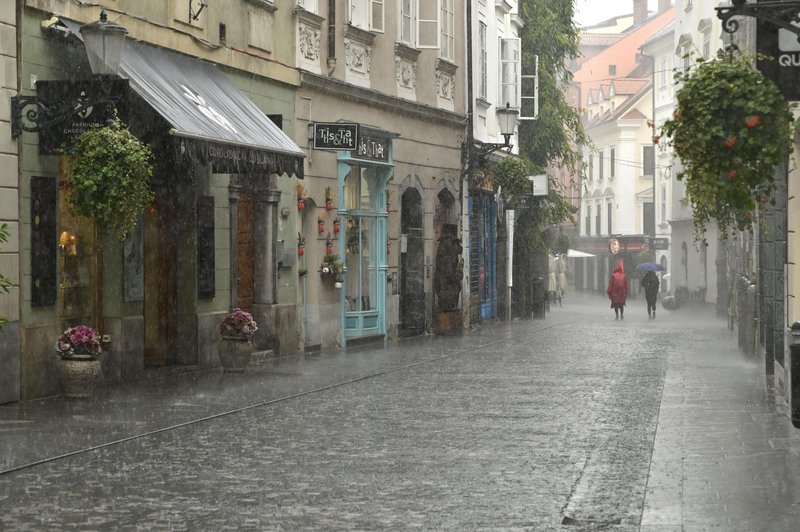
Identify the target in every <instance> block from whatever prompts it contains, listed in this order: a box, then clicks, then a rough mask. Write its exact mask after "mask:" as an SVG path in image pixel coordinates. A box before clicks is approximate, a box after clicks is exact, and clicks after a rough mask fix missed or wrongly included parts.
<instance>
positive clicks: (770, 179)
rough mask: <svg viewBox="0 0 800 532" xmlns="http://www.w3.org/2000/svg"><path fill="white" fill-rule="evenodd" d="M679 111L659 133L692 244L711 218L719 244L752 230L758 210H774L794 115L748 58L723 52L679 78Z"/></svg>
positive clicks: (790, 139) (703, 238)
mask: <svg viewBox="0 0 800 532" xmlns="http://www.w3.org/2000/svg"><path fill="white" fill-rule="evenodd" d="M675 79H676V82H677V83H678V84H680V85H681V88H680V89H679V90H678V92H677V107H676V110H675V112H674V114H673V117H672V119H671V120H667V121H666V122H665V123H664V125H663V130H662V133H663V134H665V135H667V136H668V137H670V138H671V139H672V145H673V147H674V150H675V154H676V155H677V156H678V157H679V158H680V161H681V163H682V166H683V168H682V170H680V171H679V172H678V175H677V177H678V179H681V180H685V181H686V196H687V199H688V202H689V204H690V206H691V208H692V218H693V222H694V233H695V243H701V242H703V241H704V240H705V232H706V226H707V224H708V222H709V220H710V219H714V220H716V221H717V224H718V226H719V229H720V234H721V236H722V238H726V237H727V235H728V234H729V233H730V231H731V230H734V229H739V230H742V231H745V230H752V229H753V221H754V212H755V210H756V207H758V206H762V207H763V206H766V205H767V204H768V203H774V198H773V194H774V192H775V180H774V167H775V165H778V164H781V163H783V162H785V161H786V158H787V156H788V154H789V152H790V149H791V146H792V121H793V119H792V115H791V113H790V112H789V107H788V105H787V103H786V100H785V99H784V98H783V96H782V95H781V93H780V90H779V89H778V87H777V86H776V85H775V84H774V83H773V82H772V81H770V80H768V79H766V78H765V77H764V75H763V74H762V73H761V72H760V71H758V70H756V69H755V68H753V66H752V61H751V59H750V58H747V57H744V56H741V55H738V54H737V52H736V51H734V50H726V51H722V52H720V54H719V57H718V59H717V60H715V61H706V62H698V63H697V64H696V66H694V67H693V68H691V69H689V70H688V71H686V72H678V73H677V74H676V75H675Z"/></svg>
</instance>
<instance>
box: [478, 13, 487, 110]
mask: <svg viewBox="0 0 800 532" xmlns="http://www.w3.org/2000/svg"><path fill="white" fill-rule="evenodd" d="M488 32H489V28H488V26H487V25H486V23H485V22H483V21H480V22H478V98H483V99H484V100H485V99H487V98H488V97H489V50H488V49H487V44H488V41H487V35H488Z"/></svg>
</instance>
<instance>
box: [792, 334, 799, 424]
mask: <svg viewBox="0 0 800 532" xmlns="http://www.w3.org/2000/svg"><path fill="white" fill-rule="evenodd" d="M791 335H792V343H791V345H790V346H789V357H790V361H789V380H790V382H789V387H790V389H791V398H790V401H791V405H790V406H791V408H792V425H794V426H795V427H797V428H800V321H796V322H794V323H792V326H791Z"/></svg>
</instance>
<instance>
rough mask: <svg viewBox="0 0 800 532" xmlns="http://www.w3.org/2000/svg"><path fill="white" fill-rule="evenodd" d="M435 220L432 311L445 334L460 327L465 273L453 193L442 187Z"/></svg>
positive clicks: (436, 328)
mask: <svg viewBox="0 0 800 532" xmlns="http://www.w3.org/2000/svg"><path fill="white" fill-rule="evenodd" d="M436 199H437V202H436V209H435V211H434V216H433V224H434V235H435V239H434V245H435V250H434V256H435V257H436V263H435V264H436V265H435V269H434V272H433V295H434V299H433V312H434V323H435V330H436V332H437V333H440V334H446V333H450V332H454V331H456V330H460V329H461V326H462V325H461V289H462V278H463V275H464V272H463V266H462V258H461V253H462V247H461V239H460V238H459V234H458V216H457V206H456V201H455V196H454V195H453V193H452V192H451V191H450V190H448V189H446V188H445V189H442V190H441V191H440V192H439V194H437V196H436Z"/></svg>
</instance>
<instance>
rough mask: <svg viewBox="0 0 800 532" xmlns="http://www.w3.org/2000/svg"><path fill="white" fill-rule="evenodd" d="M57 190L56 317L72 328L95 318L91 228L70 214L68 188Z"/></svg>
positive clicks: (93, 235) (93, 254) (93, 237)
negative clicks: (57, 306) (57, 315)
mask: <svg viewBox="0 0 800 532" xmlns="http://www.w3.org/2000/svg"><path fill="white" fill-rule="evenodd" d="M59 189H60V190H59V199H58V201H59V203H58V209H59V221H60V224H59V234H58V305H59V309H58V310H59V317H60V318H61V320H63V321H65V322H66V323H67V324H71V325H72V324H78V323H91V322H92V318H93V316H94V297H93V290H92V287H93V283H94V280H93V263H94V256H95V250H96V246H95V231H94V226H93V224H92V222H91V221H89V220H88V219H87V218H84V217H79V216H76V215H75V214H74V213H73V212H72V209H71V207H70V206H69V205H68V203H67V197H68V194H69V187H68V186H66V185H65V186H63V187H59ZM34 260H36V259H35V257H34Z"/></svg>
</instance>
